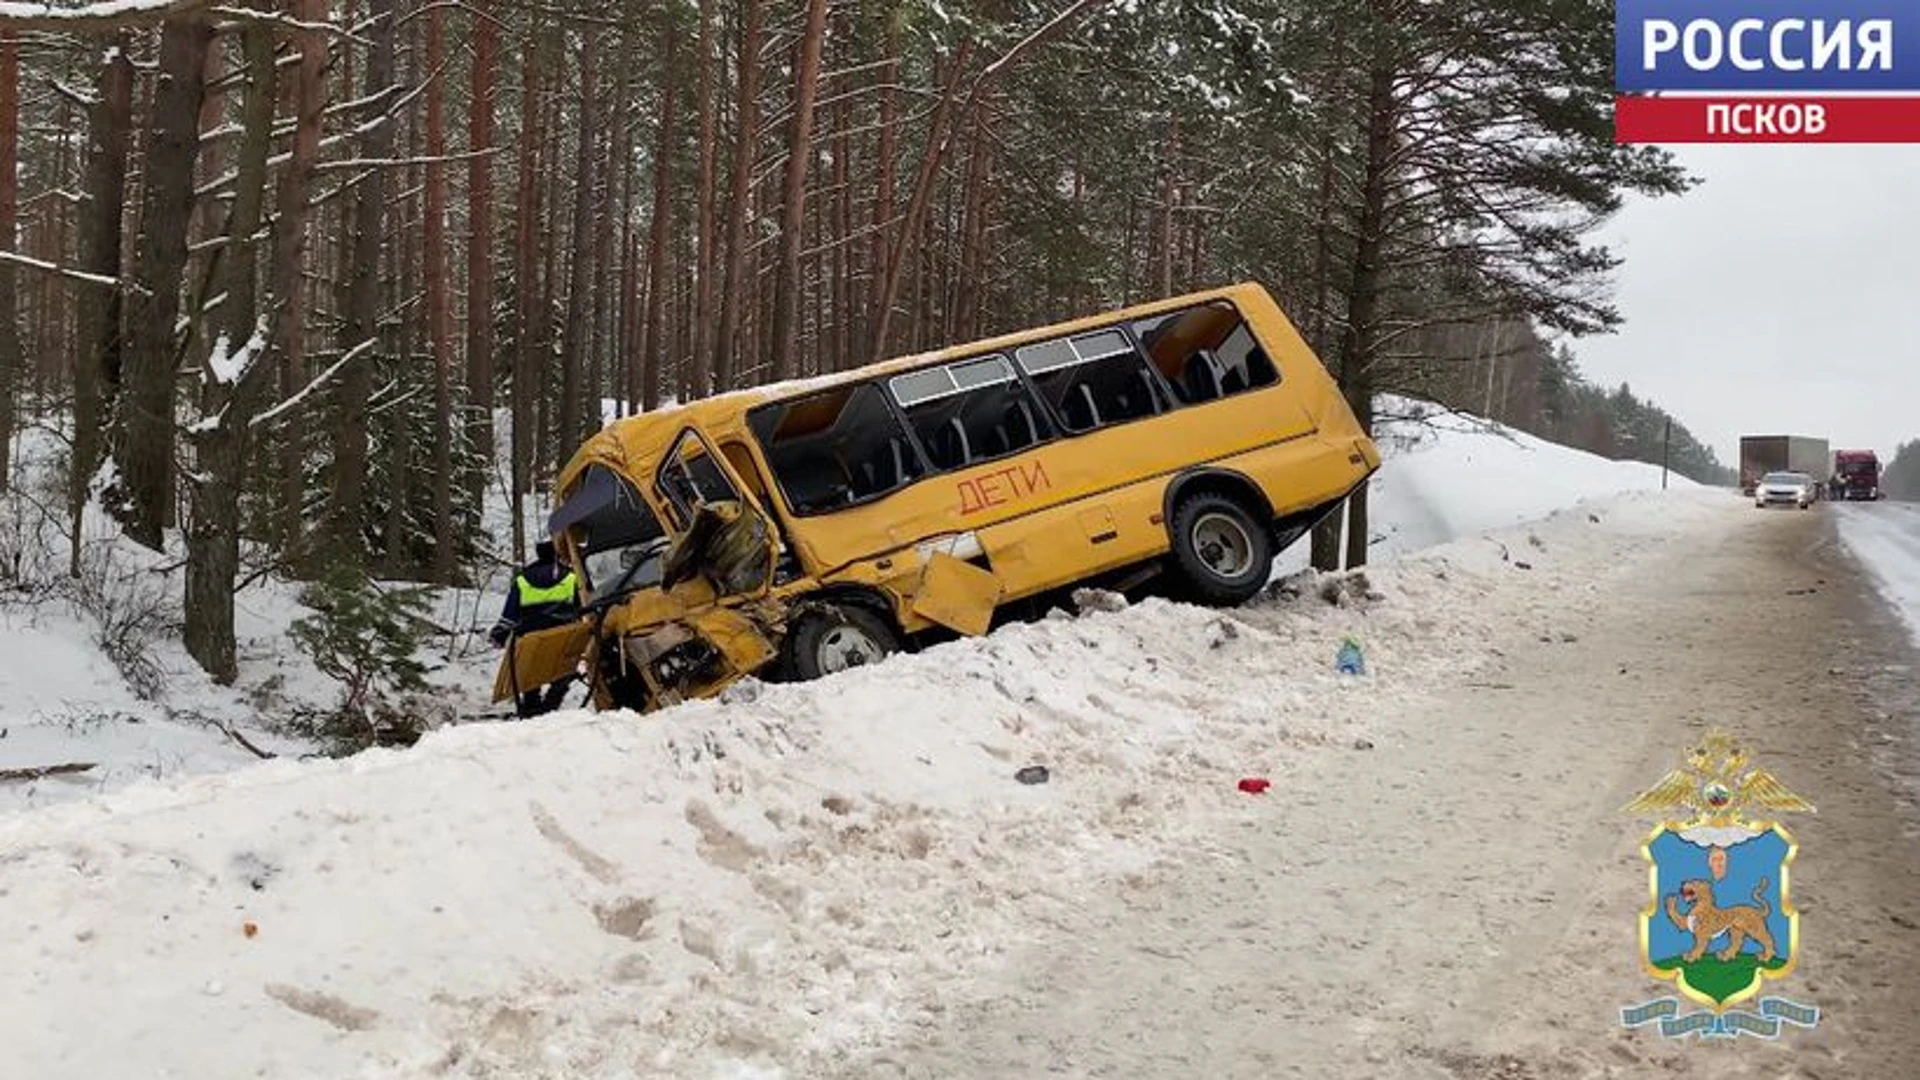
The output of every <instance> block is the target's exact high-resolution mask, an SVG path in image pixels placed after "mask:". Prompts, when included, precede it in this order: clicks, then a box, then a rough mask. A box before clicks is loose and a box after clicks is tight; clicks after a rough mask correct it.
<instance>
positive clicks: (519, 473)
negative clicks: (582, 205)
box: [509, 43, 541, 565]
mask: <svg viewBox="0 0 1920 1080" xmlns="http://www.w3.org/2000/svg"><path fill="white" fill-rule="evenodd" d="M539 56H540V48H539V45H538V43H530V44H529V45H528V47H527V51H526V55H525V57H524V58H523V61H522V64H521V69H520V162H519V167H520V177H519V191H518V193H517V195H516V197H515V200H514V242H513V295H514V302H513V371H512V383H511V385H510V387H509V395H510V397H509V403H510V405H511V411H512V413H513V418H512V442H513V445H512V449H511V451H510V453H511V456H512V458H513V461H512V463H511V468H510V469H509V472H510V473H511V485H510V486H511V487H512V488H513V490H512V492H510V493H509V501H510V502H511V504H512V513H513V561H514V563H515V564H516V565H517V564H519V563H522V562H524V561H526V557H527V539H526V536H527V530H526V506H525V502H526V497H527V492H528V490H530V489H531V488H532V486H533V445H534V444H533V434H534V433H533V391H532V388H531V386H530V384H531V382H532V381H533V371H534V363H535V355H534V327H535V325H536V323H537V320H538V319H539V317H540V316H539V310H538V306H539V297H540V286H539V281H538V278H539V273H540V264H539V261H538V257H537V252H538V249H537V248H536V247H535V241H534V238H535V237H536V236H538V235H539V231H538V229H539V224H540V153H539V151H540V131H541V129H540V63H539Z"/></svg>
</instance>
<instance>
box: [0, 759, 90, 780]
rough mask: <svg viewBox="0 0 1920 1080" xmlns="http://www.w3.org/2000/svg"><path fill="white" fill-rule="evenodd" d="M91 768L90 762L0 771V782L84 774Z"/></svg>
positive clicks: (73, 762)
mask: <svg viewBox="0 0 1920 1080" xmlns="http://www.w3.org/2000/svg"><path fill="white" fill-rule="evenodd" d="M91 768H93V762H91V761H69V762H66V763H64V764H60V765H35V766H29V767H27V768H24V769H0V780H38V779H40V778H41V777H43V776H59V775H61V774H62V773H77V772H86V771H87V770H88V769H91Z"/></svg>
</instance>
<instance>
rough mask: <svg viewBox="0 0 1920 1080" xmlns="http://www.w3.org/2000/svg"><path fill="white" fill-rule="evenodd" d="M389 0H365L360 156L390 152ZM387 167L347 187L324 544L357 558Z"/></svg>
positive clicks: (361, 549) (392, 29) (360, 554)
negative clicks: (348, 265)
mask: <svg viewBox="0 0 1920 1080" xmlns="http://www.w3.org/2000/svg"><path fill="white" fill-rule="evenodd" d="M393 9H394V0H370V3H369V6H368V19H369V25H368V27H367V29H366V30H365V31H364V33H366V34H367V35H369V36H370V37H371V38H372V40H373V51H372V53H371V55H369V57H368V58H367V66H366V71H365V73H364V75H363V77H362V80H363V81H362V82H361V86H360V96H361V98H362V100H364V101H366V102H367V105H366V106H365V110H364V114H363V116H362V117H361V124H360V156H361V157H364V158H368V159H372V160H380V159H384V158H390V157H392V156H393V123H394V122H393V120H392V118H391V117H387V118H384V119H383V118H382V117H383V114H384V113H385V112H386V110H387V108H388V106H389V105H390V104H391V95H392V91H393V90H394V64H395V58H394V53H395V48H394V36H395V34H396V33H397V28H396V26H395V24H394V23H395V20H394V10H393ZM386 216H387V170H386V169H373V170H371V171H369V172H368V173H367V175H366V176H365V177H363V178H361V180H360V182H359V183H358V184H356V185H355V186H354V188H353V222H354V228H353V248H354V256H353V270H352V273H351V275H350V276H349V277H348V279H347V317H346V320H345V324H344V327H343V333H342V336H341V338H340V349H341V352H342V353H343V354H348V353H355V352H357V353H358V359H356V360H354V361H353V362H352V363H349V364H348V365H347V366H346V368H345V369H344V370H343V371H342V372H341V373H340V377H339V379H340V381H339V386H338V396H337V399H336V400H337V401H338V402H339V408H340V412H339V417H338V421H337V422H338V424H339V428H338V429H337V432H336V435H335V442H334V455H333V488H332V491H331V492H330V495H331V500H330V502H331V505H330V506H329V507H328V508H327V528H328V533H329V536H328V543H329V546H330V547H331V549H332V550H331V553H332V554H333V555H334V556H335V557H338V558H352V559H355V560H356V561H358V560H361V559H363V558H364V556H365V554H366V547H365V542H364V540H363V536H364V534H365V531H366V527H367V524H368V522H367V512H366V473H367V466H368V430H367V429H368V427H369V424H370V422H371V420H372V417H371V416H369V414H368V409H367V407H368V405H369V399H370V398H371V397H372V395H373V375H374V359H375V356H376V355H377V354H378V352H379V351H380V350H379V345H378V342H379V338H380V308H381V305H380V293H381V289H380V286H381V274H380V261H381V253H382V251H383V250H384V248H385V247H386V242H387V239H388V237H387V235H386Z"/></svg>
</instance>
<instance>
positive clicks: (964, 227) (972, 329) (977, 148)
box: [953, 109, 993, 341]
mask: <svg viewBox="0 0 1920 1080" xmlns="http://www.w3.org/2000/svg"><path fill="white" fill-rule="evenodd" d="M988 115H989V111H988V110H987V109H981V110H980V112H979V114H978V115H977V116H976V117H975V118H974V122H973V137H972V138H971V139H969V140H968V147H967V151H968V153H967V182H966V185H965V190H964V191H963V192H962V195H961V200H960V202H961V206H962V207H963V209H962V212H961V226H960V235H961V244H960V279H959V288H958V289H957V290H956V291H957V292H958V294H959V295H958V297H957V298H956V300H955V305H954V306H955V308H956V311H955V322H954V334H953V336H954V337H955V338H957V339H958V340H961V341H972V340H974V339H975V338H977V337H979V333H980V326H979V321H978V314H979V312H978V306H979V294H980V274H981V267H980V261H981V259H982V258H983V257H984V248H985V246H986V230H987V221H986V218H987V176H988V171H989V169H990V167H991V161H992V158H993V142H992V136H991V133H990V132H989V130H988V126H987V124H988V119H987V118H988Z"/></svg>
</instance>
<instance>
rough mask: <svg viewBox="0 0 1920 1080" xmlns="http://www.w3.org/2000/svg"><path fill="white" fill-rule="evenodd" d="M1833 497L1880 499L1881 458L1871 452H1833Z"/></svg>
mask: <svg viewBox="0 0 1920 1080" xmlns="http://www.w3.org/2000/svg"><path fill="white" fill-rule="evenodd" d="M1832 494H1833V497H1834V498H1836V499H1849V500H1852V499H1865V500H1867V501H1869V502H1871V501H1873V500H1876V499H1878V498H1879V497H1880V458H1879V455H1877V454H1875V453H1874V452H1873V451H1871V450H1835V451H1834V452H1833V491H1832Z"/></svg>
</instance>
